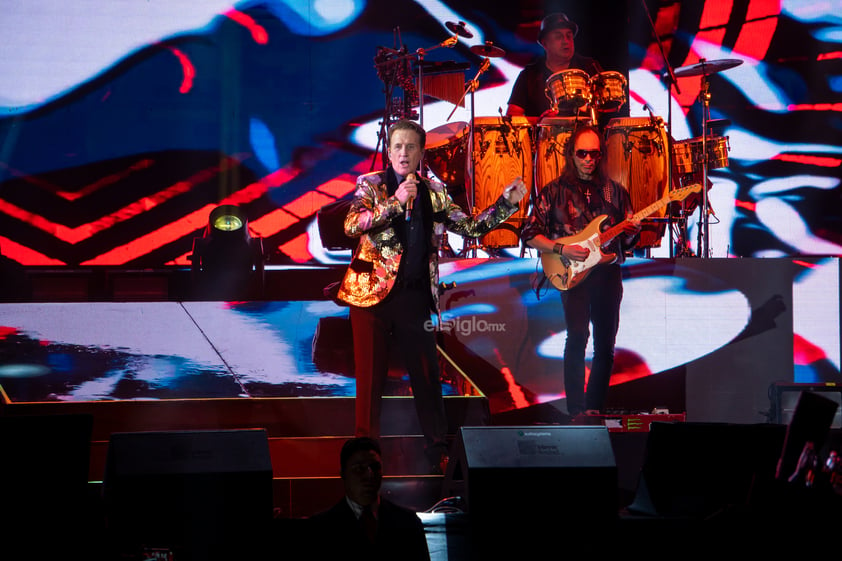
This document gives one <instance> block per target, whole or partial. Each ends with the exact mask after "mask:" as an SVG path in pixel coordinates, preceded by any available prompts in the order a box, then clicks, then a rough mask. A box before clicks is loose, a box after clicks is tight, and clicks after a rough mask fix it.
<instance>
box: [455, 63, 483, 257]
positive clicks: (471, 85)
mask: <svg viewBox="0 0 842 561" xmlns="http://www.w3.org/2000/svg"><path fill="white" fill-rule="evenodd" d="M490 67H491V60H490V59H489V58H488V57H484V58H483V59H482V63H480V65H479V69H478V70H477V73H476V75H475V76H474V78H473V80H471V81H470V82H468V83H467V84H465V91H464V92H462V97H461V98H460V99H459V101H458V102H456V105H454V106H453V110H452V111H451V112H450V115H448V116H447V120H448V121H449V120H450V118H451V117H453V114H454V113H455V112H456V108H457V107H459V106H460V105H461V104H462V102H464V101H465V97H466V96H467V95H468V93H470V94H471V122H470V123H469V124H468V135H469V136H468V166H469V169H468V174H469V175H470V176H471V188H470V189H469V190H468V207H469V208H470V209H471V210H472V212H473V211H475V210H476V209H475V208H474V205H475V204H476V188H477V179H476V174H475V173H474V149H473V145H474V120H475V110H474V100H475V97H474V92H476V90H477V89H478V88H479V77H480V76H482V74H483V73H484V72H486V71H487V70H488V69H489V68H490ZM478 247H479V246H478V243H477V240H476V238H471V239H470V241H468V240H467V239H466V240H465V244H464V247H463V248H462V251H461V252H460V255H461V256H462V257H467V256H468V255H467V254H468V253H469V252H470V256H471V257H476V256H477V248H478Z"/></svg>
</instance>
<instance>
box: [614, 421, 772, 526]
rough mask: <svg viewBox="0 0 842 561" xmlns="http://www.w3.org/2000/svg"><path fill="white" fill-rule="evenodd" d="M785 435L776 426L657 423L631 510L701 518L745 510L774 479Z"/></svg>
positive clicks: (647, 443)
mask: <svg viewBox="0 0 842 561" xmlns="http://www.w3.org/2000/svg"><path fill="white" fill-rule="evenodd" d="M785 435H786V426H785V425H777V424H731V423H665V422H653V423H652V424H651V425H650V430H649V436H648V438H647V441H646V452H645V456H644V460H643V467H642V469H641V472H640V478H639V480H638V487H637V492H636V494H635V498H634V501H633V502H632V504H631V505H629V510H630V511H631V512H634V513H638V514H646V515H652V516H665V517H680V518H699V519H701V518H709V517H711V516H715V515H719V514H722V513H725V512H726V511H727V510H728V509H730V508H733V507H737V506H743V505H745V504H747V502H748V500H749V497H750V495H751V493H752V491H753V489H754V488H758V487H765V486H767V485H768V484H769V483H770V482H772V481H773V480H774V476H775V466H776V464H777V460H778V457H779V456H780V453H781V449H782V447H783V443H784V437H785Z"/></svg>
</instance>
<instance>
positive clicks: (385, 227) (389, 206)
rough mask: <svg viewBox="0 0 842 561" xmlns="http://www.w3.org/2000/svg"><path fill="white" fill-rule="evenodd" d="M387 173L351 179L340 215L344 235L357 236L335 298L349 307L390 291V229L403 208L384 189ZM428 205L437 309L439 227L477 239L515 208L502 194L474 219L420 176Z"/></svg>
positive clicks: (396, 252)
mask: <svg viewBox="0 0 842 561" xmlns="http://www.w3.org/2000/svg"><path fill="white" fill-rule="evenodd" d="M388 173H389V172H388V171H380V172H373V173H369V174H365V175H362V176H360V177H359V178H358V179H357V190H356V193H355V195H354V201H353V203H352V204H351V208H350V210H349V211H348V215H347V216H346V218H345V234H346V235H348V236H350V237H352V238H360V243H359V244H358V246H357V249H356V251H355V252H354V256H353V258H352V259H351V264H350V265H349V267H348V270H347V272H346V273H345V277H344V279H343V280H342V286H341V287H340V289H339V294H338V296H339V298H340V299H341V300H343V301H344V302H347V303H348V304H351V305H352V306H360V307H368V306H373V305H374V304H377V303H378V302H381V301H382V300H383V299H384V298H385V297H386V296H387V295H388V294H389V292H390V291H391V290H392V287H393V286H394V285H395V279H396V278H397V275H398V270H399V268H400V264H401V256H402V254H403V249H404V248H403V246H402V243H401V241H400V239H399V237H398V234H397V232H396V229H395V228H394V227H393V221H394V220H402V219H403V217H404V209H403V207H402V206H401V203H400V201H399V200H398V199H397V197H395V196H394V195H391V196H390V195H389V192H388V187H387V174H388ZM423 181H424V183H425V185H426V186H427V190H428V192H429V195H430V202H431V203H432V211H433V217H432V228H431V231H429V232H428V234H429V235H430V236H431V238H430V241H431V243H430V248H431V251H430V255H429V258H430V259H429V273H430V290H431V293H432V297H433V303H434V307H435V309H436V310H438V301H439V291H438V285H439V270H438V248H439V245H440V241H441V238H442V235H443V234H444V232H445V230H450V231H452V232H454V233H456V234H459V235H462V236H465V237H471V238H478V237H481V236H484V235H485V234H487V233H488V232H490V231H491V230H492V229H493V228H494V227H496V226H497V225H499V224H501V223H503V222H505V221H506V219H507V218H509V217H510V216H511V215H512V214H514V213H515V211H516V210H517V209H518V205H516V204H512V203H510V202H509V201H508V200H506V199H505V198H504V197H502V196H501V197H500V198H499V199H497V201H496V202H495V203H494V204H493V205H491V206H490V207H488V208H487V209H485V210H484V211H482V212H481V213H480V214H479V215H477V216H476V217H475V218H474V217H471V216H470V215H468V214H466V213H465V212H464V211H463V210H462V209H461V208H460V207H459V205H457V204H456V203H455V202H453V199H451V198H450V196H449V195H448V194H447V190H446V189H445V187H444V185H442V184H441V183H438V182H435V181H429V180H427V179H424V180H423Z"/></svg>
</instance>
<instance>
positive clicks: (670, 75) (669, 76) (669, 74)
mask: <svg viewBox="0 0 842 561" xmlns="http://www.w3.org/2000/svg"><path fill="white" fill-rule="evenodd" d="M641 4H643V10H644V11H645V12H646V17H647V18H648V20H649V27H650V28H651V29H652V36H653V37H655V41H656V42H657V43H658V49H659V50H660V52H661V58H662V59H663V60H664V65H665V66H666V67H667V71H666V72H665V73H664V74H663V76H662V78H663V80H664V81H665V82H666V83H667V189H668V190H670V191H672V188H673V166H672V160H673V144H672V143H673V138H672V88H673V86H675V93H676V94H678V95H681V90H680V89H679V87H678V81H677V80H676V78H675V72H673V68H672V65H670V61H669V58H667V53H666V51H665V50H664V44H663V42H662V41H661V36H660V35H658V30H657V28H656V27H655V22H654V21H653V20H652V14H651V13H650V12H649V7H648V6H647V5H646V0H641ZM674 207H675V205H674V204H671V205H670V206H669V207H667V208H668V213H667V220H668V223H667V230H668V231H669V236H670V240H669V248H670V253H669V256H670V257H675V243H674V241H673V212H674ZM681 209H682V212H681V217H680V218H679V225H678V229H679V236H678V237H679V239H682V238H683V237H684V234H682V233H681V232H683V231H685V230H686V226H682V222H683V221H685V220H686V218H685V217H684V202H683V201H682V203H681ZM682 242H683V240H682Z"/></svg>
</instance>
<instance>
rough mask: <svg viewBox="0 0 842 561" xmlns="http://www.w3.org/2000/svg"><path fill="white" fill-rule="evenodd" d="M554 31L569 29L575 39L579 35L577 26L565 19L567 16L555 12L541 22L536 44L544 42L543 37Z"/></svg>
mask: <svg viewBox="0 0 842 561" xmlns="http://www.w3.org/2000/svg"><path fill="white" fill-rule="evenodd" d="M555 29H569V30H571V31H572V32H573V36H574V37H575V36H576V34H577V33H579V26H578V25H576V23H575V22H573V21H571V20H570V18H568V17H567V14H563V13H561V12H556V13H554V14H550V15H548V16H546V17H545V18H544V19H542V20H541V30H540V31H539V32H538V42H539V43H541V42H542V41H543V40H544V35H546V34H547V33H549V32H550V31H553V30H555Z"/></svg>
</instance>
